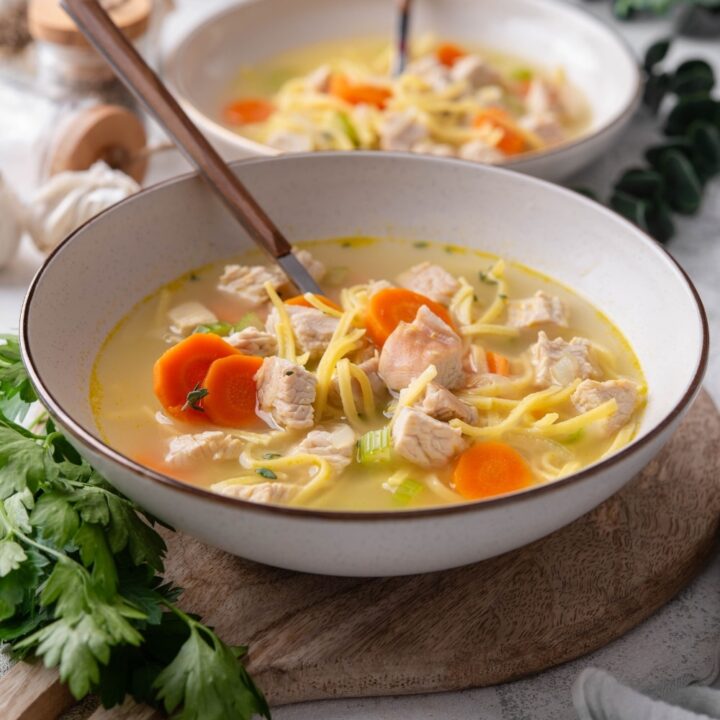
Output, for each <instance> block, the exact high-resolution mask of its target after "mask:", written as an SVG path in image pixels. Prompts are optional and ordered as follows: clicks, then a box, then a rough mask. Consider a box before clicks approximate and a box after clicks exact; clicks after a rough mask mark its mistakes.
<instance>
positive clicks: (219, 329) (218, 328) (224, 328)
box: [193, 321, 233, 337]
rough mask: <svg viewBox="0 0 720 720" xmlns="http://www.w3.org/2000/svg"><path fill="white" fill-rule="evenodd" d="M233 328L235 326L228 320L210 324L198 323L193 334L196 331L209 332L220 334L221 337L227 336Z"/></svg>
mask: <svg viewBox="0 0 720 720" xmlns="http://www.w3.org/2000/svg"><path fill="white" fill-rule="evenodd" d="M232 330H233V326H232V325H231V324H230V323H226V322H222V321H221V322H216V323H210V324H209V325H198V326H197V327H196V328H195V329H194V330H193V335H195V334H196V333H209V334H212V335H220V337H227V336H228V335H229V334H230V333H231V332H232Z"/></svg>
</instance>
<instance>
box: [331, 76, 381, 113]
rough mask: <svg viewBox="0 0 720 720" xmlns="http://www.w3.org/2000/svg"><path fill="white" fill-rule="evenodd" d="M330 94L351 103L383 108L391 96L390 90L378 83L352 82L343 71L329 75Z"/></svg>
mask: <svg viewBox="0 0 720 720" xmlns="http://www.w3.org/2000/svg"><path fill="white" fill-rule="evenodd" d="M328 92H329V93H330V95H334V96H335V97H338V98H340V99H341V100H344V101H345V102H347V103H350V104H351V105H374V106H375V107H379V108H384V107H385V105H386V104H387V101H388V100H389V99H390V98H391V97H392V91H390V90H389V89H388V88H384V87H381V86H380V85H363V84H360V83H357V84H356V83H353V82H351V81H350V79H349V78H348V77H347V75H344V74H343V73H337V72H336V73H333V74H332V75H331V76H330V86H329V89H328Z"/></svg>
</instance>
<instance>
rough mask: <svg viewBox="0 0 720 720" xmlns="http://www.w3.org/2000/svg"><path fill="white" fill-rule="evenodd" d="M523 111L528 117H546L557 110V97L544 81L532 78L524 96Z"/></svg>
mask: <svg viewBox="0 0 720 720" xmlns="http://www.w3.org/2000/svg"><path fill="white" fill-rule="evenodd" d="M525 109H526V110H527V114H528V115H533V116H539V115H547V114H548V113H554V112H555V111H556V110H557V109H558V104H557V96H556V95H555V93H554V92H553V90H552V88H551V87H550V86H549V85H548V84H547V83H546V82H545V80H543V79H541V78H534V79H533V80H532V81H531V82H530V86H529V87H528V91H527V94H526V95H525Z"/></svg>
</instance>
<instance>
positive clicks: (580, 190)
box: [572, 187, 600, 202]
mask: <svg viewBox="0 0 720 720" xmlns="http://www.w3.org/2000/svg"><path fill="white" fill-rule="evenodd" d="M572 190H574V191H575V192H576V193H577V194H578V195H584V196H585V197H586V198H590V200H594V201H595V202H600V199H599V198H598V196H597V193H596V192H595V191H594V190H591V189H590V188H586V187H574V188H572Z"/></svg>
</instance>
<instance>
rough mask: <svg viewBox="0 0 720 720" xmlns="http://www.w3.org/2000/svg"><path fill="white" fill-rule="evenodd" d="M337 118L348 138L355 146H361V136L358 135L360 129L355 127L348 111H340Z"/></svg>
mask: <svg viewBox="0 0 720 720" xmlns="http://www.w3.org/2000/svg"><path fill="white" fill-rule="evenodd" d="M337 119H338V121H339V123H340V127H341V128H342V131H343V132H344V133H345V134H346V135H347V137H348V140H349V141H350V142H351V143H352V144H353V146H354V147H356V148H357V147H360V136H359V135H358V131H357V130H356V129H355V125H353V121H352V120H351V119H350V116H349V115H348V114H347V113H346V112H342V111H340V112H339V113H338V114H337Z"/></svg>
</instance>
